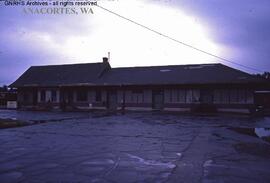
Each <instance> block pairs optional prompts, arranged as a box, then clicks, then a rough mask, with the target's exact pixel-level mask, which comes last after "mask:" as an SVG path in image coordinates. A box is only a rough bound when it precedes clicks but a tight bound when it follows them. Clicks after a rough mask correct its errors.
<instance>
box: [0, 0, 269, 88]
mask: <svg viewBox="0 0 270 183" xmlns="http://www.w3.org/2000/svg"><path fill="white" fill-rule="evenodd" d="M0 3H1V4H0V24H1V29H0V85H3V84H11V83H12V82H13V81H15V80H16V79H17V78H18V77H19V76H20V75H21V74H22V73H23V72H25V71H26V70H27V69H28V68H29V67H30V66H33V65H51V64H53V65H55V64H71V63H72V64H73V63H92V62H101V61H102V57H104V56H107V55H108V52H110V64H111V66H112V67H129V66H150V65H179V64H201V63H223V64H226V65H228V66H231V67H234V68H236V69H240V70H243V71H245V72H249V73H258V72H264V71H269V70H270V62H269V58H270V34H269V33H270V1H269V0H260V1H255V0H237V1H235V0H99V1H98V2H97V3H98V5H99V6H102V7H104V8H107V9H109V10H111V11H113V12H116V13H118V14H120V15H122V16H124V17H126V18H129V19H131V20H133V21H135V22H138V23H140V24H142V25H144V26H147V27H149V28H151V29H153V30H155V31H158V32H160V33H162V34H164V35H167V36H169V37H172V38H174V39H176V40H178V41H181V42H184V43H186V44H189V45H192V46H194V47H196V48H199V49H202V50H204V51H207V52H209V53H211V54H214V55H217V56H219V57H222V58H225V59H227V60H230V61H232V62H235V63H237V64H240V65H244V66H248V67H251V68H254V69H256V70H251V69H247V68H245V67H241V66H239V65H237V64H232V63H230V62H226V61H224V60H219V59H217V58H215V57H212V56H209V55H206V54H203V53H201V52H198V51H196V50H193V49H191V48H188V47H186V46H184V45H181V44H179V43H176V42H174V41H172V40H170V39H168V38H165V37H162V36H160V35H158V34H155V33H153V32H151V31H149V30H146V29H144V28H142V27H140V26H138V25H136V24H134V23H131V22H129V21H127V20H125V19H123V18H120V17H118V16H115V15H113V14H111V13H109V12H107V11H105V10H103V9H101V8H99V7H96V6H89V7H91V8H92V11H93V13H90V14H81V13H80V7H76V9H77V11H78V12H79V13H78V15H73V14H71V15H67V14H63V15H51V14H42V15H38V14H31V13H29V12H28V13H25V12H24V8H25V7H23V6H5V5H4V4H3V2H0ZM67 7H69V6H67ZM27 8H29V7H27ZM30 8H32V9H35V8H40V6H30ZM70 8H73V7H72V6H70Z"/></svg>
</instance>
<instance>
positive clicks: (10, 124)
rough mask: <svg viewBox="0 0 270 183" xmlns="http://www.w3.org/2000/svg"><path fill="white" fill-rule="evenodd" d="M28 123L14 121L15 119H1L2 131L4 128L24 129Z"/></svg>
mask: <svg viewBox="0 0 270 183" xmlns="http://www.w3.org/2000/svg"><path fill="white" fill-rule="evenodd" d="M26 125H28V123H26V122H24V121H20V120H14V119H1V118H0V129H3V128H15V127H22V126H26Z"/></svg>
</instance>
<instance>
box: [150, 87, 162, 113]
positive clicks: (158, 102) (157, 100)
mask: <svg viewBox="0 0 270 183" xmlns="http://www.w3.org/2000/svg"><path fill="white" fill-rule="evenodd" d="M152 104H153V109H156V110H162V109H163V107H164V92H163V90H153V92H152Z"/></svg>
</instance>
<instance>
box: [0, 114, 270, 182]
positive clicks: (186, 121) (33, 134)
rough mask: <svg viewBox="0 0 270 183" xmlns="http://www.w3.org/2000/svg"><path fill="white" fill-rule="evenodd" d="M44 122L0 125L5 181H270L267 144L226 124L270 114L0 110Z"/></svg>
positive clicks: (250, 123)
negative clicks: (5, 127) (13, 125)
mask: <svg viewBox="0 0 270 183" xmlns="http://www.w3.org/2000/svg"><path fill="white" fill-rule="evenodd" d="M0 118H16V119H21V120H26V121H33V120H43V121H46V122H47V123H41V124H37V125H31V126H25V127H20V128H10V129H2V130H0V154H1V156H0V182H3V183H9V182H12V183H13V182H18V183H43V182H45V183H84V182H85V183H88V182H112V183H114V182H124V183H129V182H130V183H133V182H134V183H135V182H157V183H158V182H176V183H179V182H194V183H196V182H202V183H212V182H222V183H223V182H230V183H231V182H245V183H246V182H248V183H249V182H270V154H269V152H270V144H269V142H266V141H264V140H262V139H260V138H257V137H253V136H248V135H245V134H240V133H237V132H235V131H232V130H229V129H228V128H229V127H242V128H255V127H260V128H269V127H270V118H249V117H245V116H228V115H217V116H188V115H172V114H156V113H127V114H126V115H114V116H104V117H102V116H99V117H98V118H96V117H95V115H93V114H90V113H49V112H48V113H47V112H45V113H44V112H25V111H24V112H23V111H0Z"/></svg>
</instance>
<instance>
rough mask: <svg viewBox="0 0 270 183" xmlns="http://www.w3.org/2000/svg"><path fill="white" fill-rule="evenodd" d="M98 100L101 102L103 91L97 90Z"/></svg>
mask: <svg viewBox="0 0 270 183" xmlns="http://www.w3.org/2000/svg"><path fill="white" fill-rule="evenodd" d="M96 102H101V91H99V90H97V91H96Z"/></svg>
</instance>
